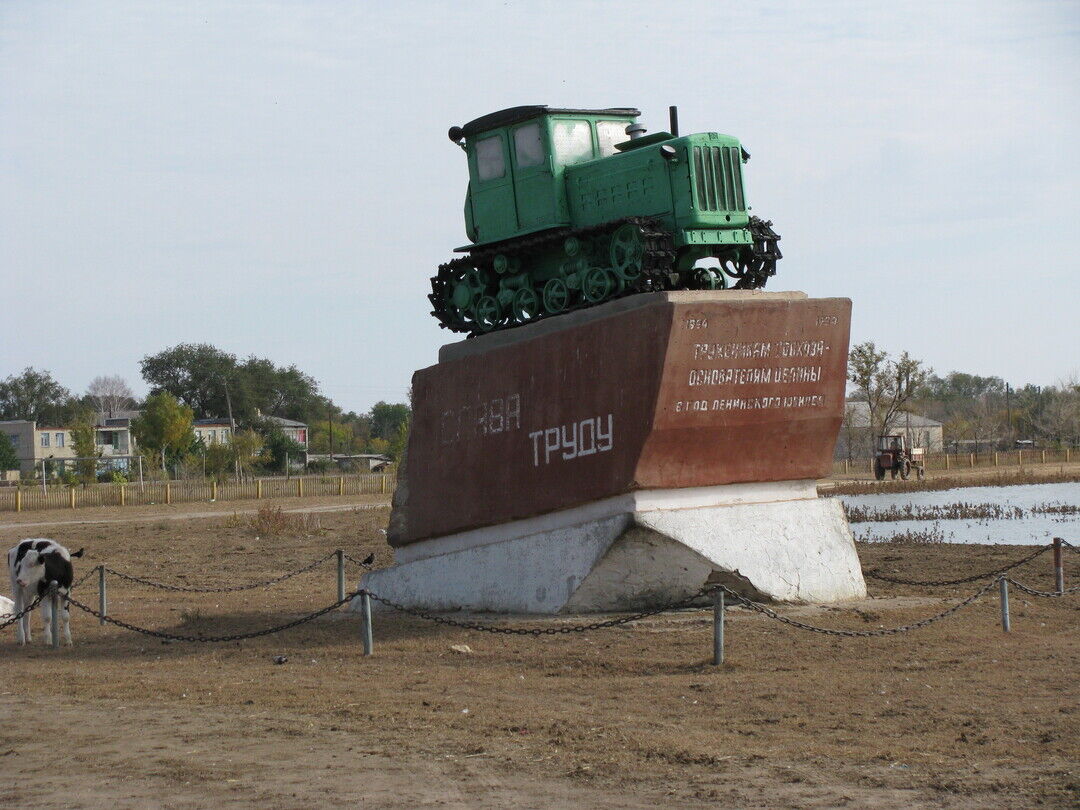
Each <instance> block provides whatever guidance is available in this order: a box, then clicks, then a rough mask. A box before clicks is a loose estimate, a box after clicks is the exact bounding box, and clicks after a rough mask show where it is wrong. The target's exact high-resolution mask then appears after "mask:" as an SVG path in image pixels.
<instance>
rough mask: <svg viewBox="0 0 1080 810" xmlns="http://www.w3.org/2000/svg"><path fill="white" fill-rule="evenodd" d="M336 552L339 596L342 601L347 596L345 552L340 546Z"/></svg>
mask: <svg viewBox="0 0 1080 810" xmlns="http://www.w3.org/2000/svg"><path fill="white" fill-rule="evenodd" d="M334 553H335V554H336V555H337V598H338V601H339V602H340V601H341V600H342V599H344V598H345V552H344V551H342V550H341V549H340V548H339V549H338V550H337V551H335V552H334Z"/></svg>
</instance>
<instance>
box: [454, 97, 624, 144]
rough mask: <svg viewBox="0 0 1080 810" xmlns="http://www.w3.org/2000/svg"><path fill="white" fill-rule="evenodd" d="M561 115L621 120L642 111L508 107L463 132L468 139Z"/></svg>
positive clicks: (483, 116)
mask: <svg viewBox="0 0 1080 810" xmlns="http://www.w3.org/2000/svg"><path fill="white" fill-rule="evenodd" d="M559 114H576V115H614V116H618V117H619V118H637V117H638V116H639V115H641V110H635V109H634V108H633V107H609V108H607V109H605V110H578V109H573V108H570V107H549V106H547V105H546V104H524V105H522V106H520V107H508V108H507V109H505V110H499V111H498V112H493V113H488V114H487V115H482V116H480V117H479V118H474V119H473V120H472V121H470V122H469V123H467V124H466V125H465V126H463V127H462V128H461V132H462V134H464V135H465V136H466V137H471V136H473V135H477V134H479V133H481V132H486V131H487V130H489V129H495V128H496V127H505V126H509V125H510V124H516V123H517V122H518V121H527V120H529V119H530V118H535V117H536V116H538V115H559Z"/></svg>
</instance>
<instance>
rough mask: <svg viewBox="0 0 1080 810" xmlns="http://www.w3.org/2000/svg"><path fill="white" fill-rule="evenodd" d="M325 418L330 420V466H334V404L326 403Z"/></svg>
mask: <svg viewBox="0 0 1080 810" xmlns="http://www.w3.org/2000/svg"><path fill="white" fill-rule="evenodd" d="M326 418H327V420H328V421H329V422H330V466H331V467H332V466H334V406H333V405H331V404H329V403H327V405H326Z"/></svg>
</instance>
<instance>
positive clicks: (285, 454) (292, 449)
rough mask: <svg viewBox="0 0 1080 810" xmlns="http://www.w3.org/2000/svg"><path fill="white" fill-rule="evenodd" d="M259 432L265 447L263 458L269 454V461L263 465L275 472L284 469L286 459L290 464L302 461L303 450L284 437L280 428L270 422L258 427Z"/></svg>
mask: <svg viewBox="0 0 1080 810" xmlns="http://www.w3.org/2000/svg"><path fill="white" fill-rule="evenodd" d="M260 430H261V432H262V435H263V444H264V447H265V452H264V458H265V456H266V454H269V460H268V461H266V462H264V463H267V464H269V465H270V466H271V467H272V468H273V469H275V470H284V469H286V467H285V460H286V458H288V460H289V463H290V464H292V463H293V462H296V461H300V460H301V459H303V457H304V448H303V447H302V446H301V445H299V444H297V443H296V442H295V441H293V440H292V439H290V438H289V437H288V436H286V435H285V432H284V431H283V430H282V429H281V428H280V427H278V426H277V425H275V424H273V423H272V422H266V423H264V424H263V425H262V426H261V427H260Z"/></svg>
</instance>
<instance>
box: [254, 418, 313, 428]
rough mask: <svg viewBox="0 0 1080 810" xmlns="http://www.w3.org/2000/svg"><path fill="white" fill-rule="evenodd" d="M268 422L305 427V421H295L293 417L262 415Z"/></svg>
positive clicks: (284, 425)
mask: <svg viewBox="0 0 1080 810" xmlns="http://www.w3.org/2000/svg"><path fill="white" fill-rule="evenodd" d="M263 419H265V420H266V421H268V422H273V423H274V424H275V425H281V426H282V427H302V428H306V427H307V423H306V422H297V421H296V420H295V419H286V418H285V417H283V416H264V417H263Z"/></svg>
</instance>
